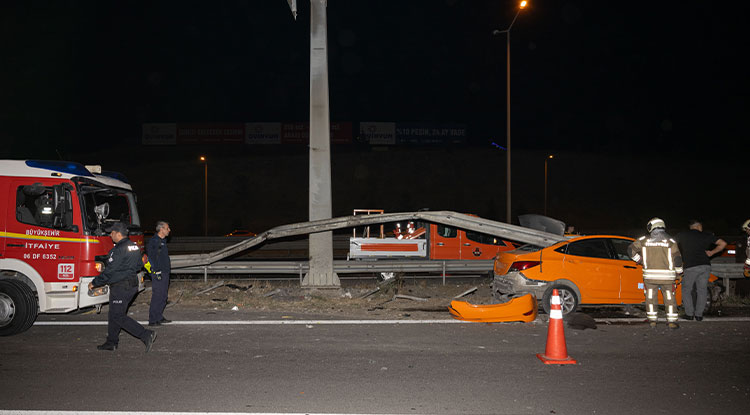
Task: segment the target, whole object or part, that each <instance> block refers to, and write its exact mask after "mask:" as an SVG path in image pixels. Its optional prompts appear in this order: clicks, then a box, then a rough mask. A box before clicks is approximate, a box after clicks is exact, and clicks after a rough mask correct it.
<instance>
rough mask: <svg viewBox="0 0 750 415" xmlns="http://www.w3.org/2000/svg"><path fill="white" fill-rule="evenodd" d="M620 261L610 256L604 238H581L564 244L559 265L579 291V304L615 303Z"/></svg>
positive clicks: (618, 283) (618, 293) (617, 292)
mask: <svg viewBox="0 0 750 415" xmlns="http://www.w3.org/2000/svg"><path fill="white" fill-rule="evenodd" d="M620 267H621V266H620V261H617V260H615V259H613V258H612V256H611V254H610V249H609V245H607V241H606V239H604V238H591V239H582V240H578V241H575V242H571V243H569V244H568V248H567V251H566V253H565V258H564V259H563V268H564V273H565V275H567V276H568V278H570V279H571V280H572V281H573V282H574V283H575V284H576V285H578V288H579V289H580V291H581V296H582V297H583V298H580V299H579V300H580V302H581V303H591V304H611V303H617V302H619V297H620Z"/></svg>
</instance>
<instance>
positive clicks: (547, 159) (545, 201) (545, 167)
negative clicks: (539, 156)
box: [544, 154, 555, 216]
mask: <svg viewBox="0 0 750 415" xmlns="http://www.w3.org/2000/svg"><path fill="white" fill-rule="evenodd" d="M553 158H555V156H554V155H553V154H550V155H549V156H547V157H545V158H544V216H547V162H548V161H549V160H552V159H553Z"/></svg>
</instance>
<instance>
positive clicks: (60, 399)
mask: <svg viewBox="0 0 750 415" xmlns="http://www.w3.org/2000/svg"><path fill="white" fill-rule="evenodd" d="M73 317H76V318H73ZM73 317H71V318H67V319H65V320H74V321H88V322H91V323H92V324H100V323H95V321H96V320H98V321H101V319H102V317H103V316H73ZM170 317H172V318H175V319H177V320H179V319H181V318H182V320H183V323H184V320H185V318H183V317H188V316H181V315H179V314H174V313H173V314H172V315H170ZM190 317H191V318H192V317H194V316H190ZM204 317H209V318H210V317H211V316H204ZM214 317H218V318H219V319H223V316H214ZM277 317H278V316H270V315H252V316H245V318H242V319H240V320H243V322H244V323H245V324H236V325H235V324H213V323H210V322H206V323H205V324H200V325H199V324H192V323H190V324H174V325H170V326H164V327H159V328H158V333H159V337H158V339H157V342H156V344H155V346H154V349H153V350H152V351H151V352H150V353H148V354H146V353H144V348H143V344H142V343H140V341H138V340H137V339H135V338H133V337H131V336H129V335H127V334H125V333H123V334H122V337H121V342H120V349H118V350H117V351H115V352H101V351H97V350H96V348H95V346H96V345H97V344H99V343H101V342H102V341H103V339H104V336H105V332H106V328H105V326H104V325H88V326H81V325H73V326H61V325H36V326H34V327H32V328H31V329H30V330H29V331H28V332H26V333H23V334H21V335H17V336H12V337H4V338H0V412H1V411H2V410H66V411H82V410H86V411H169V412H173V411H191V412H192V411H207V412H214V411H226V412H255V413H270V412H283V413H306V412H315V413H370V414H372V413H400V414H427V413H429V414H585V413H589V414H595V413H606V414H633V413H642V414H655V413H670V414H671V413H679V414H681V415H683V414H706V413H722V414H740V413H742V414H745V413H747V411H748V408H750V375H749V373H750V359H748V358H747V353H748V350H750V349H749V348H750V323H748V322H747V321H721V320H719V319H715V320H710V321H704V322H700V323H699V322H683V323H682V328H681V329H679V330H676V331H668V330H666V329H665V328H663V326H661V327H660V328H658V329H656V330H652V329H650V328H648V327H647V326H646V325H645V324H642V323H621V324H611V325H609V324H599V327H598V329H596V330H584V331H580V330H572V329H569V328H568V329H566V342H567V347H568V352H569V354H570V355H571V356H572V357H573V358H575V359H577V360H578V364H577V365H561V366H548V365H544V364H542V363H541V361H540V360H539V359H537V357H536V353H541V352H544V349H545V343H546V336H547V324H546V323H544V322H541V321H539V320H538V321H537V322H536V323H531V324H522V323H506V324H479V323H468V324H466V323H464V324H456V323H451V322H449V321H448V322H443V323H440V322H438V323H434V322H433V323H431V324H427V323H423V324H421V323H417V324H391V323H384V322H381V323H382V324H359V323H352V324H325V322H321V323H312V322H301V324H280V323H292V322H294V321H295V320H294V319H279V320H275V319H276V318H277ZM299 318H301V317H300V316H298V317H297V319H299ZM203 320H208V319H207V318H204V319H203ZM48 321H49V320H48ZM297 321H298V320H297ZM254 322H262V323H264V324H252V323H254ZM277 323H278V324H277Z"/></svg>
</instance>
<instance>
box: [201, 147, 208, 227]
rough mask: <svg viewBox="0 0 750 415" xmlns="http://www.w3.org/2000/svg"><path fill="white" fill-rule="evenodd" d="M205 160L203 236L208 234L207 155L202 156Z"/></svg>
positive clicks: (202, 159)
mask: <svg viewBox="0 0 750 415" xmlns="http://www.w3.org/2000/svg"><path fill="white" fill-rule="evenodd" d="M200 160H201V161H202V162H203V177H204V179H205V181H204V184H203V236H208V161H207V160H206V156H201V157H200Z"/></svg>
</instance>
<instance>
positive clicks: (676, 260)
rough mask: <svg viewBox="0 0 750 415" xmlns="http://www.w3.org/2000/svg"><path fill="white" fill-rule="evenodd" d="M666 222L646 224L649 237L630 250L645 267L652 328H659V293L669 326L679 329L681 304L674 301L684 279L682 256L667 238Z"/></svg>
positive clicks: (659, 221)
mask: <svg viewBox="0 0 750 415" xmlns="http://www.w3.org/2000/svg"><path fill="white" fill-rule="evenodd" d="M665 228H666V226H665V224H664V221H663V220H661V219H659V218H653V219H651V220H650V221H648V224H646V230H647V231H648V233H649V234H648V235H647V236H642V237H640V238H638V239H636V240H635V241H633V243H632V244H630V246H629V247H628V253H629V254H630V257H631V258H633V261H635V262H636V263H638V264H640V265H642V266H643V285H644V291H645V294H646V316H647V317H648V322H649V325H650V326H651V327H656V320H657V310H658V307H659V289H661V293H662V296H663V297H664V307H665V308H666V312H667V326H668V327H669V328H670V329H678V328H680V325H679V324H677V317H678V314H677V302H676V301H675V298H674V291H675V281H676V280H677V279H678V278H679V277H681V275H682V256H681V255H680V249H679V248H678V246H677V242H675V240H674V239H672V237H670V236H669V234H667V231H666V229H665Z"/></svg>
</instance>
